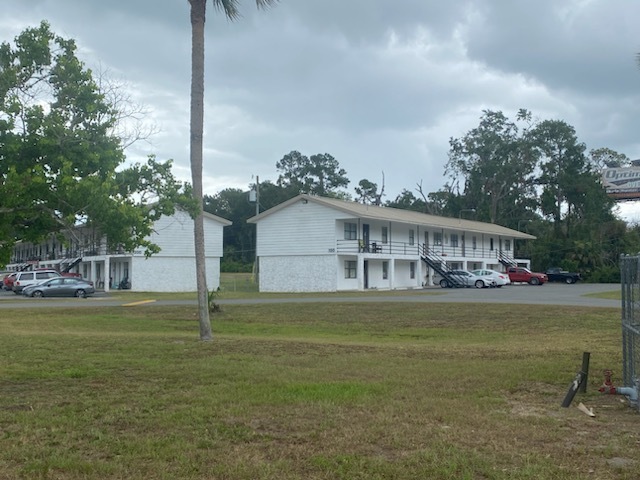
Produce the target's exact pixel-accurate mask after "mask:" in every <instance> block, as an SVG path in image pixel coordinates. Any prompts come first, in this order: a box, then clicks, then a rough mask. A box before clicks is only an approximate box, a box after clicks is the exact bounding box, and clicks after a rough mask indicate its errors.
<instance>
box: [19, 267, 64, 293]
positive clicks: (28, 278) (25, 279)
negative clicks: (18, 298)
mask: <svg viewBox="0 0 640 480" xmlns="http://www.w3.org/2000/svg"><path fill="white" fill-rule="evenodd" d="M60 276H61V275H60V273H58V272H57V271H56V270H47V269H44V270H32V271H29V272H16V276H15V277H14V281H13V287H12V290H13V293H15V294H16V295H17V294H19V293H22V289H23V288H24V287H27V286H29V285H33V284H36V283H40V282H42V281H44V280H48V279H50V278H55V277H60Z"/></svg>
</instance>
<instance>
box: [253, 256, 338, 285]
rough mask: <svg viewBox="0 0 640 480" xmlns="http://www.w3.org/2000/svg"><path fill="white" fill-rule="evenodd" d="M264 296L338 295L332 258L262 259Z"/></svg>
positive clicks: (333, 259) (282, 257)
mask: <svg viewBox="0 0 640 480" xmlns="http://www.w3.org/2000/svg"><path fill="white" fill-rule="evenodd" d="M260 291H261V292H335V291H336V259H335V257H334V256H332V255H313V256H270V257H260Z"/></svg>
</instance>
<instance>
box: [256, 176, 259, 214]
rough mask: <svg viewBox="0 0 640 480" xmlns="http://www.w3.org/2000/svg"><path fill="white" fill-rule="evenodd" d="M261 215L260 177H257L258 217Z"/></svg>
mask: <svg viewBox="0 0 640 480" xmlns="http://www.w3.org/2000/svg"><path fill="white" fill-rule="evenodd" d="M259 213H260V177H259V176H258V175H256V215H258V214H259Z"/></svg>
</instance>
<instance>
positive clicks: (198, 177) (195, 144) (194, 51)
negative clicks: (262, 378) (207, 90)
mask: <svg viewBox="0 0 640 480" xmlns="http://www.w3.org/2000/svg"><path fill="white" fill-rule="evenodd" d="M276 1H277V0H256V5H257V6H258V8H261V7H267V6H269V5H272V4H274V3H275V2H276ZM212 2H213V6H214V7H215V8H218V9H219V10H222V11H223V12H224V14H225V16H226V17H227V18H228V19H229V20H236V19H237V18H238V17H239V16H240V12H239V10H238V0H212ZM189 5H190V18H191V117H190V131H191V135H190V162H191V181H192V183H193V198H194V199H195V200H196V202H197V204H198V206H199V210H198V211H197V213H196V214H195V215H194V224H195V228H194V232H193V237H194V244H195V253H196V283H197V286H198V318H199V323H200V339H201V340H203V341H210V340H211V339H212V338H213V335H212V332H211V319H210V317H209V292H208V289H207V275H206V266H205V249H204V219H203V215H202V208H203V201H204V198H203V192H202V154H203V150H202V138H203V132H204V22H205V18H206V9H207V0H189Z"/></svg>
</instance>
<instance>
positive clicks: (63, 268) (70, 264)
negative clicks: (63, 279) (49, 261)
mask: <svg viewBox="0 0 640 480" xmlns="http://www.w3.org/2000/svg"><path fill="white" fill-rule="evenodd" d="M81 261H82V257H78V258H76V259H74V260H71V259H69V262H68V263H67V262H66V261H65V262H64V263H63V264H62V265H64V266H62V265H61V266H60V267H61V268H60V272H61V273H69V271H70V270H71V269H72V268H73V267H75V266H76V265H78V264H79V263H80V262H81Z"/></svg>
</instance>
